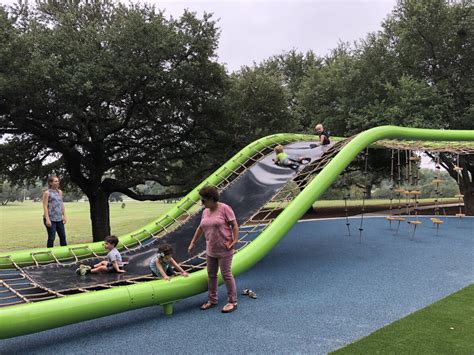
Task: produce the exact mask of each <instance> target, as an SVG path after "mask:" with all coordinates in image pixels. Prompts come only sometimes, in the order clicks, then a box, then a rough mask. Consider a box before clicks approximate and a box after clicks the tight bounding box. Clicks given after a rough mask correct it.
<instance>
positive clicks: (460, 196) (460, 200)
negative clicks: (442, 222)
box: [454, 154, 466, 224]
mask: <svg viewBox="0 0 474 355" xmlns="http://www.w3.org/2000/svg"><path fill="white" fill-rule="evenodd" d="M462 170H463V168H462V167H461V165H460V163H459V154H458V155H457V159H456V166H455V167H454V171H456V172H457V174H458V175H457V182H458V187H459V194H457V195H454V197H457V199H458V206H459V212H458V213H456V217H459V224H460V223H461V219H462V218H463V217H466V214H465V213H463V212H462V206H463V198H464V195H463V193H462V191H461V174H462Z"/></svg>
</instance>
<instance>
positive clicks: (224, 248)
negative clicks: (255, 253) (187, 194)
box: [188, 187, 239, 313]
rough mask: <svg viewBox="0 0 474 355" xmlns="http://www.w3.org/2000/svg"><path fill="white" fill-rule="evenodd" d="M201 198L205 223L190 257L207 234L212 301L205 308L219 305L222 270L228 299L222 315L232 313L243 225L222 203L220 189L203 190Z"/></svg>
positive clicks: (194, 238) (209, 283)
mask: <svg viewBox="0 0 474 355" xmlns="http://www.w3.org/2000/svg"><path fill="white" fill-rule="evenodd" d="M199 195H200V196H201V202H202V204H203V205H204V207H205V209H204V211H203V212H202V217H201V224H200V225H199V227H198V228H197V229H196V232H195V233H194V236H193V239H192V240H191V243H190V244H189V248H188V251H189V253H190V254H192V253H193V250H194V245H195V244H196V241H197V240H198V239H199V238H200V237H201V235H202V234H203V233H204V236H205V238H206V260H207V288H208V294H209V300H208V301H207V302H206V303H204V304H203V305H202V306H201V309H202V310H207V309H209V308H212V307H214V306H216V305H217V272H218V269H219V268H220V270H221V274H222V278H223V279H224V283H225V285H226V288H227V296H228V303H227V304H226V305H225V306H224V308H222V312H224V313H230V312H232V311H234V310H235V309H236V308H237V287H236V285H235V279H234V276H233V275H232V257H233V255H234V245H235V244H236V243H237V239H238V237H239V226H238V225H237V221H236V220H235V214H234V211H232V208H231V207H230V206H228V205H226V204H225V203H221V202H219V192H218V191H217V189H215V188H213V187H203V188H202V189H201V190H200V191H199Z"/></svg>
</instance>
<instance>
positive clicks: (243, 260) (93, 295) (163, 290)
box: [0, 126, 474, 339]
mask: <svg viewBox="0 0 474 355" xmlns="http://www.w3.org/2000/svg"><path fill="white" fill-rule="evenodd" d="M382 139H397V140H416V141H440V142H442V141H444V142H448V141H474V131H472V130H464V131H462V130H458V131H448V130H433V129H417V128H403V127H397V126H381V127H376V128H372V129H370V130H367V131H365V132H362V133H360V134H358V135H357V136H355V137H354V138H353V139H351V140H350V141H349V142H348V143H347V144H346V145H345V146H344V147H343V148H342V149H341V150H340V151H339V152H338V153H337V155H336V156H335V157H334V158H332V160H331V161H330V162H329V163H328V164H327V165H326V166H325V167H324V169H323V170H322V171H320V172H319V174H318V175H316V177H315V178H314V179H313V180H312V181H311V182H310V183H309V184H308V185H307V186H306V188H305V189H304V190H303V191H301V193H300V194H298V195H297V196H296V197H295V198H294V199H293V201H291V202H290V203H289V204H288V205H287V206H286V208H285V209H284V210H283V211H282V212H281V213H280V214H279V215H278V217H277V218H276V219H275V220H274V221H273V222H272V223H271V224H269V225H267V226H266V227H265V229H264V230H263V231H262V232H261V234H260V235H259V236H258V237H257V238H256V239H255V240H253V241H252V242H251V243H249V244H248V245H247V246H246V247H244V248H242V249H241V250H239V251H238V252H237V253H236V254H235V257H234V261H233V272H234V275H238V274H240V273H243V272H244V271H246V270H248V269H250V268H251V267H252V266H254V265H255V264H256V263H257V262H258V261H259V260H261V259H262V258H263V257H264V256H265V255H266V254H267V253H269V252H270V251H271V250H272V249H273V248H274V247H275V246H276V245H277V244H278V242H279V241H280V240H281V239H282V238H283V237H284V236H285V235H286V234H287V232H288V231H289V230H290V229H291V228H292V226H293V225H294V224H295V223H296V222H297V221H298V220H299V219H300V218H301V217H302V216H303V215H304V214H305V212H306V211H307V210H308V209H309V208H311V206H312V205H313V203H314V202H315V201H316V200H318V198H319V197H320V196H321V194H322V193H323V192H324V191H325V190H326V189H327V188H328V187H329V186H330V185H331V184H332V182H333V181H334V180H335V179H336V178H337V177H338V175H339V174H340V173H341V172H342V171H343V170H344V169H345V168H346V167H347V166H348V165H349V164H350V163H351V162H352V161H353V159H354V158H355V157H356V156H357V155H358V154H359V153H360V152H361V151H362V150H364V149H365V148H366V147H369V146H371V145H372V144H373V143H374V142H376V141H379V140H382ZM314 140H316V137H315V136H309V135H300V134H276V135H271V136H268V137H264V138H261V139H259V140H257V141H255V142H253V143H251V144H250V145H248V146H247V147H245V148H244V149H242V150H241V151H240V152H239V153H237V154H236V155H235V156H234V157H233V158H231V159H230V160H229V161H228V162H226V163H225V164H224V165H223V166H222V167H221V168H219V169H218V170H217V171H216V172H214V173H213V174H211V175H210V176H209V177H208V178H207V179H206V180H205V181H203V182H202V183H201V184H199V185H198V186H197V187H196V188H195V189H194V190H193V191H192V192H190V193H189V194H188V195H187V196H185V197H184V198H183V199H181V200H180V201H179V202H178V203H177V204H176V205H175V206H174V207H173V208H171V209H170V210H169V211H168V212H167V213H166V214H165V215H164V216H162V217H160V218H158V219H157V220H156V221H153V222H151V223H149V224H148V225H146V226H145V227H144V228H142V229H140V230H137V231H134V232H132V233H130V234H127V235H124V236H121V237H120V243H121V244H122V245H125V246H133V245H136V244H137V240H144V239H146V238H149V236H150V234H151V233H156V232H158V231H159V230H160V229H162V228H163V227H166V226H167V225H169V224H170V223H172V222H173V221H175V220H176V219H177V218H179V217H180V216H182V215H183V214H185V213H187V211H188V209H189V208H191V206H193V204H194V203H195V202H197V201H199V199H200V198H199V194H198V191H199V189H200V188H201V187H202V186H204V185H207V184H209V185H217V184H219V183H220V182H222V181H223V180H224V179H225V178H226V176H228V175H229V174H231V172H232V171H234V170H235V169H237V168H238V167H239V165H240V164H244V163H245V162H246V161H247V160H248V157H249V156H252V155H253V154H255V152H258V151H261V150H262V149H263V148H264V147H268V146H272V145H275V144H287V143H291V142H298V141H314ZM92 251H93V252H96V253H103V251H104V249H103V245H102V243H90V244H81V245H75V246H72V247H71V246H69V247H57V248H52V249H37V250H30V251H20V252H14V253H10V254H9V255H0V269H2V268H9V267H11V266H12V264H13V265H15V264H16V265H17V266H18V267H23V266H28V265H33V264H35V263H40V264H47V263H48V262H54V261H55V260H57V259H65V258H71V257H76V258H85V257H87V256H90V255H91V252H92ZM206 289H207V274H206V270H200V271H197V272H194V273H192V274H190V275H189V277H187V278H184V277H174V278H172V279H171V281H164V280H153V281H148V282H143V283H137V284H133V285H124V286H119V287H114V288H110V289H106V290H100V291H92V292H87V293H81V294H74V295H69V296H65V297H59V298H55V299H50V300H46V301H41V302H33V303H26V304H18V305H13V306H8V307H3V308H0V338H2V339H5V338H10V337H15V336H20V335H24V334H29V333H34V332H39V331H42V330H46V329H51V328H55V327H61V326H64V325H67V324H72V323H76V322H81V321H85V320H89V319H94V318H98V317H104V316H108V315H112V314H115V313H119V312H125V311H129V310H133V309H137V308H142V307H148V306H155V305H161V306H163V308H164V312H165V314H171V313H172V311H173V308H172V307H173V306H172V305H173V303H174V302H177V301H179V300H181V299H183V298H187V297H190V296H193V295H196V294H199V293H201V292H204V291H205V290H206Z"/></svg>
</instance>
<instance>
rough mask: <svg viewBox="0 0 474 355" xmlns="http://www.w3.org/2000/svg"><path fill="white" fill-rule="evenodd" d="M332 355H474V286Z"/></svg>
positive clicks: (471, 266)
mask: <svg viewBox="0 0 474 355" xmlns="http://www.w3.org/2000/svg"><path fill="white" fill-rule="evenodd" d="M466 267H470V268H471V270H473V265H472V264H471V265H470V266H469V265H466ZM331 354H336V355H343V354H474V284H472V285H470V286H468V287H466V288H464V289H462V290H461V291H458V292H456V293H454V294H452V295H450V296H448V297H446V298H444V299H442V300H440V301H438V302H436V303H434V304H432V305H430V306H428V307H426V308H423V309H421V310H419V311H417V312H415V313H412V314H410V315H408V316H407V317H405V318H403V319H400V320H398V321H396V322H394V323H392V324H389V325H387V326H385V327H383V328H381V329H379V330H377V331H376V332H374V333H372V334H370V335H369V336H367V337H365V338H362V339H361V340H358V341H356V342H355V343H353V344H350V345H348V346H346V347H344V348H342V349H339V350H337V351H335V352H333V353H331Z"/></svg>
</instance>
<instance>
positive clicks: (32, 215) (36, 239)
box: [0, 201, 174, 253]
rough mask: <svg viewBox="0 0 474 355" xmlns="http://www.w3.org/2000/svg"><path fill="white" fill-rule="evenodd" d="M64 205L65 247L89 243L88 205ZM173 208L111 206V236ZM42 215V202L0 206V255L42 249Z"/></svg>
mask: <svg viewBox="0 0 474 355" xmlns="http://www.w3.org/2000/svg"><path fill="white" fill-rule="evenodd" d="M65 206H66V212H67V215H68V218H69V221H68V223H67V224H66V235H67V239H68V244H77V243H84V242H91V241H92V237H91V234H92V232H91V230H92V229H91V222H90V217H89V203H88V202H67V203H65ZM173 206H174V205H173V204H166V203H163V202H151V201H146V202H136V201H126V206H125V208H124V209H122V208H121V203H111V204H110V225H111V230H112V233H114V234H116V235H122V234H125V233H129V232H132V231H134V230H135V229H138V228H140V227H143V226H144V225H145V224H147V223H149V222H151V221H152V220H154V219H156V218H158V217H159V216H161V215H162V214H163V213H164V212H166V211H167V210H168V209H170V208H171V207H173ZM42 215H43V207H42V203H41V202H31V201H26V202H24V203H19V202H17V203H12V204H7V205H6V206H0V253H3V252H8V251H13V250H25V249H32V248H40V247H41V248H42V247H45V246H46V240H47V235H46V228H45V227H44V225H43V221H42ZM55 244H56V245H59V237H56V241H55Z"/></svg>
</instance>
